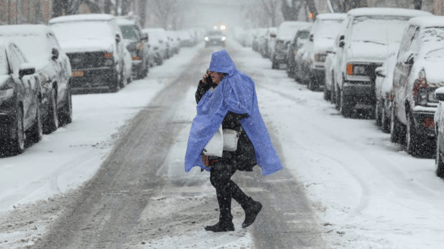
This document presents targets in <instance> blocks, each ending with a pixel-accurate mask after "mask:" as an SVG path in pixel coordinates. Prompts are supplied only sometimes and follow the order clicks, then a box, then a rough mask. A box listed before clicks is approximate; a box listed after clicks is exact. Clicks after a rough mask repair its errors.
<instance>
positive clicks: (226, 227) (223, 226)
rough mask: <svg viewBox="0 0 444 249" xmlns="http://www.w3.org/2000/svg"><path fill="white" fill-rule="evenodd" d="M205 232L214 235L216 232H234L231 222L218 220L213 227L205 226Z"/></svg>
mask: <svg viewBox="0 0 444 249" xmlns="http://www.w3.org/2000/svg"><path fill="white" fill-rule="evenodd" d="M205 230H207V231H211V232H215V233H217V232H229V231H234V225H233V222H232V221H231V220H230V221H223V220H220V221H219V222H218V223H216V224H215V225H212V226H206V227H205Z"/></svg>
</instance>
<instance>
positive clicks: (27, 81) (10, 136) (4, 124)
mask: <svg viewBox="0 0 444 249" xmlns="http://www.w3.org/2000/svg"><path fill="white" fill-rule="evenodd" d="M40 89H41V87H40V84H39V80H38V75H37V74H35V67H34V66H33V65H32V64H30V63H29V62H28V60H27V59H26V57H25V56H24V54H23V53H22V51H21V50H20V49H19V48H18V47H17V45H15V44H14V43H12V42H9V41H6V40H0V145H2V147H3V148H2V151H3V150H7V153H8V154H20V153H22V152H23V151H24V149H25V142H26V141H25V140H27V139H29V141H32V142H38V141H40V140H41V139H42V133H43V130H42V129H43V127H42V120H41V116H40V100H41V99H40V96H41V92H40ZM26 134H27V135H26Z"/></svg>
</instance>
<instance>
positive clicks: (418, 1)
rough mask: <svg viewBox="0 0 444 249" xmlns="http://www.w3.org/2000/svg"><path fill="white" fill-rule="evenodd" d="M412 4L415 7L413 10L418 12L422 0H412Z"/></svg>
mask: <svg viewBox="0 0 444 249" xmlns="http://www.w3.org/2000/svg"><path fill="white" fill-rule="evenodd" d="M413 4H414V5H415V10H420V9H421V8H422V0H413Z"/></svg>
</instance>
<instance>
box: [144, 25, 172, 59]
mask: <svg viewBox="0 0 444 249" xmlns="http://www.w3.org/2000/svg"><path fill="white" fill-rule="evenodd" d="M142 32H143V33H145V34H148V36H149V40H148V44H149V45H150V49H151V50H152V51H153V52H154V61H155V62H156V64H157V65H162V64H163V61H164V60H165V58H166V53H167V51H166V45H165V42H164V40H165V39H166V38H165V37H164V36H163V35H161V34H160V32H157V31H155V30H153V29H143V30H142Z"/></svg>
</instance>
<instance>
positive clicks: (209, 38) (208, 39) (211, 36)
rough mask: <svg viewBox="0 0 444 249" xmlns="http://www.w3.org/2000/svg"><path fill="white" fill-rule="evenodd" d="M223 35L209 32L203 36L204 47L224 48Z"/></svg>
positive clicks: (216, 31) (218, 32)
mask: <svg viewBox="0 0 444 249" xmlns="http://www.w3.org/2000/svg"><path fill="white" fill-rule="evenodd" d="M225 39H226V37H225V35H224V34H223V33H222V31H218V30H214V31H209V32H207V34H206V35H205V47H208V46H222V47H225Z"/></svg>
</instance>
